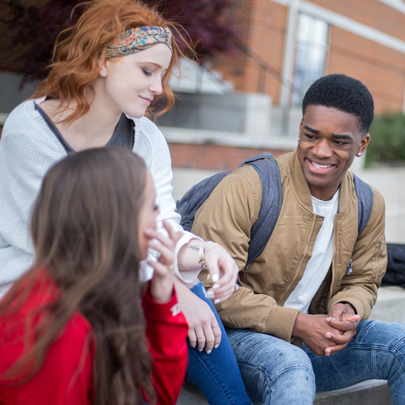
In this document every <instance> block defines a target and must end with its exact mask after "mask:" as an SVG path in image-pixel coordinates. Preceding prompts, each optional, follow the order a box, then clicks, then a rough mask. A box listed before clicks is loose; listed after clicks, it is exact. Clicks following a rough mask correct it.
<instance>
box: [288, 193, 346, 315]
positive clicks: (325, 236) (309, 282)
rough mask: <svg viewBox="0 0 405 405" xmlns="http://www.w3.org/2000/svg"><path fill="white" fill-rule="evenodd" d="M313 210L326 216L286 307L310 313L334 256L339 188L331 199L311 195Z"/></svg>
mask: <svg viewBox="0 0 405 405" xmlns="http://www.w3.org/2000/svg"><path fill="white" fill-rule="evenodd" d="M311 200H312V207H313V212H314V214H316V215H319V216H322V217H324V220H323V223H322V226H321V229H320V230H319V233H318V236H317V237H316V241H315V245H314V249H313V251H312V256H311V258H310V259H309V261H308V264H307V267H306V269H305V272H304V275H303V276H302V278H301V280H300V281H299V283H298V284H297V286H296V287H295V289H294V290H293V292H292V293H291V295H290V296H289V297H288V299H287V301H286V302H285V304H284V307H287V308H295V309H299V310H300V311H301V312H304V313H308V308H309V305H310V303H311V301H312V298H314V295H315V294H316V292H317V291H318V289H319V287H320V286H321V284H322V282H323V280H324V279H325V277H326V274H327V273H328V270H329V267H330V265H331V263H332V258H333V219H334V217H335V215H336V214H337V212H338V207H339V189H338V191H336V193H335V195H334V196H333V197H332V199H331V200H329V201H322V200H318V199H317V198H315V197H312V196H311Z"/></svg>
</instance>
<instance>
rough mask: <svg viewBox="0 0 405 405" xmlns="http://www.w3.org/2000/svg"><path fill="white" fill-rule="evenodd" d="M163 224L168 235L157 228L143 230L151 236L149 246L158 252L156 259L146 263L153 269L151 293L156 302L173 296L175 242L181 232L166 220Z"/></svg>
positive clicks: (167, 299)
mask: <svg viewBox="0 0 405 405" xmlns="http://www.w3.org/2000/svg"><path fill="white" fill-rule="evenodd" d="M163 226H164V227H165V229H166V231H167V232H168V234H169V235H168V236H165V235H163V234H162V233H160V232H158V231H157V230H152V229H147V230H145V233H146V235H147V236H148V237H149V238H153V240H151V241H150V242H149V247H151V248H153V249H155V250H156V251H157V252H159V253H160V255H159V259H158V260H157V261H152V260H148V264H149V266H151V267H153V269H154V270H155V271H154V274H153V278H152V280H151V287H150V291H151V295H152V298H153V299H154V300H155V301H156V302H158V303H161V304H163V303H165V302H168V301H170V300H171V299H172V297H173V285H174V277H175V276H174V271H173V268H174V265H173V263H174V258H175V256H174V255H175V253H174V252H175V247H176V243H177V241H178V240H179V239H180V238H181V236H182V232H175V231H174V230H173V228H172V227H171V226H170V224H169V223H168V222H167V221H163Z"/></svg>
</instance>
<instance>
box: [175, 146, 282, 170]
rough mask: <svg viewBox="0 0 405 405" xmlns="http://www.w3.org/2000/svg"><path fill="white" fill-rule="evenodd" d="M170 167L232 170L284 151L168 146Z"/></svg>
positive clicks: (227, 147)
mask: <svg viewBox="0 0 405 405" xmlns="http://www.w3.org/2000/svg"><path fill="white" fill-rule="evenodd" d="M169 149H170V154H171V157H172V166H173V167H180V168H189V169H200V170H218V171H220V170H223V171H225V170H233V169H236V168H237V167H238V165H239V164H240V163H241V162H243V161H244V160H246V159H248V158H250V157H252V156H255V155H260V154H261V153H263V152H270V153H272V154H273V155H274V156H278V155H281V154H283V153H286V151H285V150H273V149H272V150H269V149H254V148H237V147H232V146H219V145H214V144H204V145H191V144H181V143H170V144H169Z"/></svg>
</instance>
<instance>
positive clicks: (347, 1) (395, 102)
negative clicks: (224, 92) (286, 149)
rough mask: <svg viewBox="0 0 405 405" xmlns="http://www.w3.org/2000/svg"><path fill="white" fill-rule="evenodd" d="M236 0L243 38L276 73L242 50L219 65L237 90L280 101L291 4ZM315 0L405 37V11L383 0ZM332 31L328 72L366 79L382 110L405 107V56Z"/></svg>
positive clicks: (397, 35) (274, 102)
mask: <svg viewBox="0 0 405 405" xmlns="http://www.w3.org/2000/svg"><path fill="white" fill-rule="evenodd" d="M235 1H236V3H237V7H235V10H234V11H235V13H237V14H238V15H239V14H241V13H244V16H245V17H244V19H243V25H242V28H243V29H242V30H241V32H242V35H241V38H242V40H243V41H244V42H245V43H246V45H248V46H249V47H250V48H251V49H252V51H253V52H254V53H255V54H257V55H258V56H259V57H260V58H262V59H263V60H264V61H265V62H266V63H267V65H268V66H269V68H271V70H272V73H264V72H263V70H262V69H260V67H258V65H257V64H256V63H255V62H253V61H252V60H251V59H249V58H247V57H245V56H243V55H242V54H241V52H239V51H235V52H234V55H229V56H228V55H227V56H222V57H221V58H217V59H216V60H215V63H214V66H213V68H214V69H215V70H219V71H221V72H222V73H223V74H224V78H225V79H227V80H231V81H233V83H234V84H235V88H236V90H239V91H246V92H259V93H265V94H268V95H270V96H271V97H272V99H273V104H274V105H277V104H278V103H279V95H280V78H281V71H282V66H283V52H284V41H285V29H286V23H287V17H288V14H287V13H288V8H287V7H286V6H283V5H280V4H277V3H273V2H272V1H271V0H249V1H248V0H235ZM310 2H311V3H314V4H316V5H318V6H320V7H323V8H325V9H329V10H331V11H333V12H335V13H337V14H341V15H343V16H346V17H348V18H350V19H352V20H355V21H357V22H359V23H362V24H365V25H368V26H370V27H372V28H375V29H378V30H380V31H382V32H384V33H386V34H389V35H391V36H393V37H396V38H399V39H401V40H404V41H405V14H403V13H401V12H399V11H397V10H396V9H394V8H392V7H389V6H388V5H386V4H384V3H382V2H380V1H378V0H356V1H352V0H339V1H330V0H311V1H310ZM237 21H240V20H238V19H237ZM330 32H331V35H330V52H329V55H328V58H327V63H326V72H325V73H326V74H328V73H345V74H347V75H350V76H354V77H356V78H358V79H359V80H361V81H362V82H364V83H365V84H366V85H367V87H368V88H369V89H370V91H371V93H372V94H373V96H374V99H375V104H376V112H377V113H381V112H383V111H385V110H402V107H403V103H404V94H403V93H404V86H405V55H404V54H402V53H401V52H398V51H395V50H392V49H391V48H388V47H385V46H383V45H380V44H378V43H376V42H374V41H371V40H367V39H365V38H363V37H359V36H357V35H354V34H352V33H350V32H349V31H346V30H344V29H341V28H338V27H335V26H332V25H331V26H330Z"/></svg>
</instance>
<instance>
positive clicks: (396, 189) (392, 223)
mask: <svg viewBox="0 0 405 405" xmlns="http://www.w3.org/2000/svg"><path fill="white" fill-rule="evenodd" d="M173 172H174V179H173V188H174V191H173V195H174V198H175V199H176V200H177V199H179V198H181V196H182V195H183V194H184V193H185V192H186V191H187V190H188V189H189V188H190V187H191V186H193V185H194V184H196V183H198V182H199V181H201V180H202V179H204V178H206V177H208V176H211V175H212V174H214V173H215V172H213V171H206V170H192V169H174V170H173ZM355 173H356V174H357V175H358V176H359V177H360V178H361V179H362V180H364V181H365V182H366V183H369V184H371V185H372V186H374V187H376V188H377V189H378V190H379V191H380V192H381V193H382V195H383V196H384V199H385V203H386V228H385V229H386V238H387V242H391V243H405V168H383V169H367V170H356V172H355Z"/></svg>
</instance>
